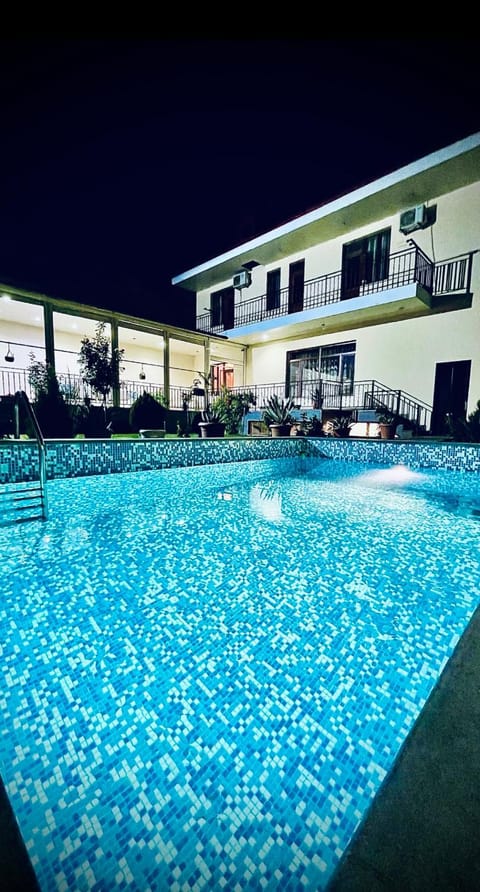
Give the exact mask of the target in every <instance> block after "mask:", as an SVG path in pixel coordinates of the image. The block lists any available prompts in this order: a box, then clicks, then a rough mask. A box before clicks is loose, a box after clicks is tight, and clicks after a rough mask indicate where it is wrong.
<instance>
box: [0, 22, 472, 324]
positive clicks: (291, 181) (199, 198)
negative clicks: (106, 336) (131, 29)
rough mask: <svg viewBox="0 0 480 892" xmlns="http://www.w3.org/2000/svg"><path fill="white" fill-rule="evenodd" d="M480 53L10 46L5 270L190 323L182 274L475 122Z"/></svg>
mask: <svg viewBox="0 0 480 892" xmlns="http://www.w3.org/2000/svg"><path fill="white" fill-rule="evenodd" d="M412 15H413V12H412ZM479 49H480V42H479V41H478V40H470V39H465V38H464V37H462V38H461V37H453V38H448V39H447V38H446V37H436V38H431V39H429V40H428V39H425V38H421V39H420V38H419V39H418V40H411V39H407V38H402V39H397V40H389V39H385V38H374V39H365V38H361V37H359V38H352V37H350V38H348V39H343V40H339V39H333V38H332V39H325V40H308V39H304V38H294V39H290V40H288V39H285V38H275V39H272V40H268V39H267V40H266V39H258V40H244V39H241V40H238V41H237V40H233V39H229V38H214V39H204V38H201V39H193V38H188V39H177V38H172V39H159V38H158V39H157V38H155V37H153V38H151V39H149V38H147V37H145V36H135V37H134V38H132V39H126V38H125V37H123V36H122V37H89V36H87V37H82V38H76V37H62V36H56V37H45V36H42V37H41V38H38V37H37V38H35V37H31V36H30V37H15V38H11V39H7V40H0V51H1V60H0V69H1V70H0V97H1V98H0V102H1V114H2V133H1V141H0V157H1V165H0V169H1V173H0V176H1V181H0V201H1V214H0V281H3V282H6V283H11V284H14V283H16V284H17V285H19V286H20V287H24V288H32V289H34V290H36V291H40V292H43V293H46V294H50V295H52V296H56V297H62V298H67V299H70V300H76V301H80V302H83V303H87V304H93V305H96V306H101V307H106V308H110V309H117V310H121V311H124V312H127V313H131V314H133V315H136V316H142V317H145V318H150V319H156V320H158V321H162V322H170V323H174V324H179V325H185V326H187V327H188V326H193V325H194V316H193V299H192V297H191V296H189V294H188V292H184V291H182V290H181V289H178V288H172V287H171V279H172V277H173V276H175V275H177V274H179V273H181V272H184V271H185V270H187V269H190V268H191V267H192V266H195V265H196V264H198V263H202V262H204V261H206V260H208V259H210V258H211V257H214V256H216V255H217V254H219V253H221V252H223V251H226V250H228V249H230V248H233V247H234V246H235V245H236V244H239V243H240V242H242V241H245V240H246V239H248V238H251V237H253V236H255V235H258V234H259V233H261V232H263V231H265V230H267V229H270V228H272V227H274V226H277V225H280V224H281V223H283V222H285V221H286V220H288V219H289V218H291V217H293V216H296V215H298V214H301V213H304V212H305V211H308V210H310V209H311V208H313V207H317V206H318V205H320V204H322V203H324V202H325V201H328V200H330V199H333V198H335V197H336V196H338V195H340V194H342V193H345V192H348V191H350V190H351V189H354V188H356V187H358V186H361V185H362V184H363V183H365V182H369V181H370V180H372V179H375V178H376V177H378V176H382V175H384V174H387V173H389V172H390V171H392V170H395V169H396V168H398V167H400V166H402V165H403V164H408V163H410V162H412V161H415V160H417V159H418V158H420V157H421V156H422V155H425V154H428V153H430V152H433V151H436V150H437V149H440V148H443V147H444V146H446V145H449V144H450V143H452V142H455V141H456V140H458V139H463V138H464V137H466V136H469V135H471V134H472V133H475V132H477V131H478V130H480V102H479V84H480V79H479V74H480V52H479Z"/></svg>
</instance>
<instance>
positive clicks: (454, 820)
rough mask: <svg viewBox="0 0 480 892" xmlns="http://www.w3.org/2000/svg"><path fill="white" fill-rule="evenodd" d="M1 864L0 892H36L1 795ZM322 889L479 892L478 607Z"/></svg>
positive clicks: (339, 891) (337, 891) (334, 891)
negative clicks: (336, 866)
mask: <svg viewBox="0 0 480 892" xmlns="http://www.w3.org/2000/svg"><path fill="white" fill-rule="evenodd" d="M0 865H1V866H0V888H1V889H5V890H8V892H39V887H38V884H37V882H36V879H35V875H34V873H33V870H32V868H31V865H30V862H29V859H28V856H27V853H26V850H25V847H24V845H23V841H22V839H21V836H20V834H19V832H18V827H17V824H16V822H15V819H14V817H13V814H12V812H11V809H10V806H9V803H8V799H7V797H6V796H5V794H4V791H3V788H0ZM327 889H328V892H433V890H434V892H460V890H464V892H472V890H476V889H480V607H478V608H477V609H476V611H475V613H474V615H473V617H472V620H471V622H470V624H469V626H468V628H467V629H466V631H465V633H464V635H463V636H462V638H461V639H460V641H459V643H458V645H457V647H456V649H455V651H454V653H453V655H452V657H451V659H450V661H449V663H448V664H447V666H446V667H445V669H444V671H443V673H442V675H441V677H440V679H439V681H438V682H437V685H436V686H435V688H434V690H433V691H432V693H431V695H430V697H429V699H428V701H427V703H426V705H425V707H424V709H423V711H422V713H421V715H420V717H419V719H418V721H417V723H416V725H415V726H414V728H413V730H412V732H411V733H410V735H409V737H408V738H407V740H406V741H405V744H404V746H403V747H402V749H401V751H400V753H399V756H398V758H397V760H396V763H395V765H394V766H393V768H392V771H391V772H390V774H389V775H388V776H387V778H386V779H385V781H384V783H383V785H382V787H381V789H380V791H379V793H378V794H377V796H376V798H375V800H374V802H373V803H372V805H371V807H370V810H369V811H368V813H367V815H366V817H365V818H364V820H363V822H362V824H361V826H360V828H359V830H358V831H357V834H356V835H355V837H354V839H353V840H352V841H351V843H350V845H349V847H348V848H347V850H346V852H345V854H344V856H343V858H342V860H341V861H340V864H339V866H338V868H337V870H336V872H335V874H334V875H333V877H332V878H331V880H330V883H329V885H328V887H327ZM212 892H213V890H212Z"/></svg>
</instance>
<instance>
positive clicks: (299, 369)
mask: <svg viewBox="0 0 480 892" xmlns="http://www.w3.org/2000/svg"><path fill="white" fill-rule="evenodd" d="M318 363H319V349H318V347H315V348H314V349H313V350H289V351H288V353H287V376H286V382H287V396H291V397H292V399H294V400H295V402H297V403H301V404H303V405H305V404H311V402H312V394H313V391H314V390H316V389H317V388H318V386H319V377H320V376H319V365H318Z"/></svg>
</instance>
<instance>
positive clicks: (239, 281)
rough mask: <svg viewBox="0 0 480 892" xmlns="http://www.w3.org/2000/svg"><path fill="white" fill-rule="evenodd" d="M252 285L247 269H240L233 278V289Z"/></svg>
mask: <svg viewBox="0 0 480 892" xmlns="http://www.w3.org/2000/svg"><path fill="white" fill-rule="evenodd" d="M251 283H252V274H251V272H250V270H248V269H241V270H239V272H238V273H235V275H234V277H233V287H234V288H248V286H249V285H251Z"/></svg>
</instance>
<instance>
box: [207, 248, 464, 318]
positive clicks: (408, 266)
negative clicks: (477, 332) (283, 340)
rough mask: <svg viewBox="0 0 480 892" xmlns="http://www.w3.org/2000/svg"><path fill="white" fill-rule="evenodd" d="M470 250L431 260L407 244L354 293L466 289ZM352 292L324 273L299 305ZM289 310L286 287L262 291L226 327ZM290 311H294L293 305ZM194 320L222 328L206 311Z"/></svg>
mask: <svg viewBox="0 0 480 892" xmlns="http://www.w3.org/2000/svg"><path fill="white" fill-rule="evenodd" d="M474 253H475V252H471V253H469V254H463V255H461V256H458V257H453V258H451V259H449V260H444V261H442V262H441V263H436V264H434V263H433V262H432V261H431V260H430V259H429V258H428V257H427V255H426V254H424V252H423V251H422V250H421V249H420V248H419V247H418V245H415V244H414V245H412V246H411V247H410V248H405V249H404V250H403V251H398V252H397V253H395V254H391V255H390V257H389V263H388V275H387V276H386V277H385V278H383V279H378V280H375V281H367V280H364V281H362V282H361V283H360V284H359V286H358V294H357V295H356V296H360V295H366V294H375V293H378V292H381V291H388V290H389V289H392V288H400V287H402V286H404V285H411V284H415V283H416V284H418V285H421V286H422V287H423V288H424V289H425V290H426V291H427V292H428V293H429V294H433V295H437V294H445V293H458V292H464V291H468V290H469V288H470V282H471V271H472V259H473V254H474ZM352 296H353V295H351V294H350V293H349V297H348V298H346V297H345V295H344V292H343V289H342V272H341V271H338V272H335V273H327V274H326V275H324V276H320V277H319V278H316V279H309V280H307V281H306V282H305V283H304V287H303V304H302V308H301V309H302V310H312V309H315V308H317V307H324V306H328V305H330V304H335V303H340V302H341V301H345V303H347V302H348V300H350V299H351V298H352ZM290 312H291V311H290V307H289V289H288V288H281V289H280V290H279V291H278V292H276V294H275V295H274V296H273V297H272V296H271V295H268V296H267V295H266V294H262V295H260V296H259V297H254V298H252V299H251V300H246V301H242V303H239V304H237V305H236V306H235V319H234V323H233V326H230V324H229V327H233V328H239V327H240V326H244V325H250V324H252V323H254V322H261V321H263V320H270V319H275V318H277V317H279V316H287V315H289V313H290ZM294 312H298V307H297V306H296V307H295V310H294ZM196 324H197V329H198V330H199V331H203V332H208V333H210V334H220V333H221V332H223V331H224V330H225V326H224V325H223V324H222V323H220V324H218V325H212V319H211V314H210V312H207V313H202V314H201V315H200V316H197V323H196Z"/></svg>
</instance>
